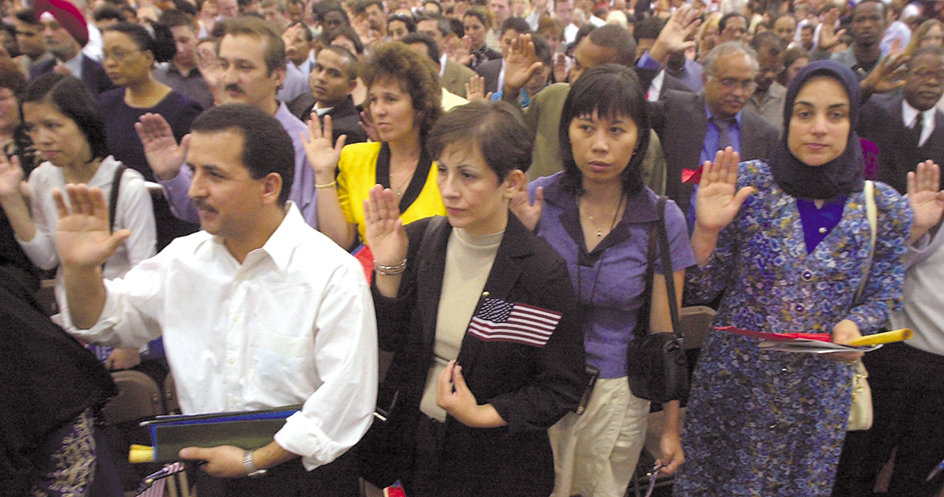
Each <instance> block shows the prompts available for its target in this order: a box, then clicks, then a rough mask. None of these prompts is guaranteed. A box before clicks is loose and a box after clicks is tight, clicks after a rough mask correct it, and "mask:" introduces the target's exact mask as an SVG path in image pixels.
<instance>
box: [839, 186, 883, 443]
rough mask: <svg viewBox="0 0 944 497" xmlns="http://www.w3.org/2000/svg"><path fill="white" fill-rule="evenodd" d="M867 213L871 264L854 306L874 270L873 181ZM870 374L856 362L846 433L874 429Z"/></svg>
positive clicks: (867, 196) (867, 197)
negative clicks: (869, 230)
mask: <svg viewBox="0 0 944 497" xmlns="http://www.w3.org/2000/svg"><path fill="white" fill-rule="evenodd" d="M865 212H866V215H867V216H868V218H869V228H870V229H871V249H870V250H869V263H868V265H867V266H866V271H865V278H863V279H862V283H861V284H860V285H859V289H858V290H857V291H856V295H855V299H854V300H853V305H855V303H858V301H859V296H860V295H861V294H862V290H863V289H864V288H865V282H866V280H868V277H869V271H870V270H871V268H872V257H873V255H874V254H875V235H876V231H877V229H878V215H877V212H876V207H875V184H874V183H873V182H871V181H866V182H865ZM868 377H869V372H868V371H866V369H865V364H862V359H859V360H858V361H856V362H855V376H853V378H852V406H850V407H849V423H848V425H847V426H846V431H861V430H868V429H869V428H871V427H872V418H873V411H872V389H871V388H869V381H868Z"/></svg>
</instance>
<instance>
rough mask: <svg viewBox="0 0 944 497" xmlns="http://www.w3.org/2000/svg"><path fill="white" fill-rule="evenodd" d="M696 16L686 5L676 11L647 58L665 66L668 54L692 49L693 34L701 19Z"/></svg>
mask: <svg viewBox="0 0 944 497" xmlns="http://www.w3.org/2000/svg"><path fill="white" fill-rule="evenodd" d="M696 14H697V13H696V12H695V10H694V9H692V8H691V6H690V5H687V4H686V5H682V6H681V7H679V8H678V9H676V10H675V12H673V13H672V16H671V17H669V21H668V22H667V23H666V24H665V27H664V28H662V31H661V32H659V37H658V38H656V41H655V43H653V44H652V48H650V49H649V56H650V57H652V58H653V59H654V60H656V61H657V62H659V63H660V64H665V62H666V60H667V59H668V57H669V55H670V54H673V53H678V52H684V51H685V50H688V49H689V48H690V47H694V46H695V41H694V34H695V32H696V31H697V30H698V26H700V25H701V19H699V18H698V16H697V15H696Z"/></svg>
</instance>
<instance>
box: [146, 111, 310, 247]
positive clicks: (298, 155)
mask: <svg viewBox="0 0 944 497" xmlns="http://www.w3.org/2000/svg"><path fill="white" fill-rule="evenodd" d="M275 118H276V119H277V120H278V121H279V122H280V123H282V127H284V128H285V131H286V132H287V133H288V136H289V137H290V138H291V139H292V146H293V148H294V149H295V180H294V181H293V182H292V191H291V192H290V193H289V196H288V199H289V200H291V201H292V202H295V205H297V206H298V209H299V210H300V211H301V213H302V217H303V218H304V219H305V222H306V223H308V225H309V226H311V227H312V228H315V229H318V202H317V201H316V200H317V199H316V197H315V172H314V171H313V170H312V169H311V166H309V165H308V156H307V155H305V142H304V140H303V139H302V138H301V136H300V135H305V136H306V137H307V136H308V127H307V126H305V123H303V122H301V121H300V120H299V119H298V118H297V117H295V116H294V115H293V114H292V113H291V111H289V110H288V107H287V106H286V105H285V102H279V110H278V111H276V113H275ZM306 139H307V138H306ZM192 179H193V173H192V172H191V171H190V167H189V166H188V165H187V164H186V163H184V164H183V165H181V166H180V172H179V173H178V174H177V176H176V177H175V178H174V179H172V180H170V181H160V184H161V186H163V187H164V197H166V198H167V202H168V203H169V204H170V207H171V210H172V211H173V212H174V215H175V216H177V217H178V218H180V219H183V220H184V221H189V222H191V223H199V222H200V216H199V215H198V214H197V209H196V207H194V206H193V200H192V199H191V198H190V194H189V193H188V192H189V190H190V181H191V180H192Z"/></svg>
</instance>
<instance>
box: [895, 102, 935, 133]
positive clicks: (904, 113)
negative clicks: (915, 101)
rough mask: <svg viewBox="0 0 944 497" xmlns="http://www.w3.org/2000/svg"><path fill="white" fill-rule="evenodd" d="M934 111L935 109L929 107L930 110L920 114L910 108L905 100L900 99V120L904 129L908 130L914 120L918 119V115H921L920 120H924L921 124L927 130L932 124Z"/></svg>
mask: <svg viewBox="0 0 944 497" xmlns="http://www.w3.org/2000/svg"><path fill="white" fill-rule="evenodd" d="M934 110H935V107H931V108H930V109H928V110H926V111H923V112H922V111H919V110H918V109H915V108H914V107H912V106H911V104H909V103H908V101H907V100H905V99H901V118H902V120H903V121H904V125H905V127H906V128H910V127H911V125H912V124H913V123H914V120H915V118H916V117H918V114H921V116H922V119H924V123H922V124H923V125H924V128H925V129H927V128H928V126H930V125H932V124H933V123H934Z"/></svg>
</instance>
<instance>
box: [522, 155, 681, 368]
mask: <svg viewBox="0 0 944 497" xmlns="http://www.w3.org/2000/svg"><path fill="white" fill-rule="evenodd" d="M562 175H563V173H562V172H559V173H557V174H554V175H552V176H547V177H544V178H539V179H537V180H535V181H533V182H531V184H530V185H528V193H529V194H530V195H531V197H532V199H533V198H534V191H535V190H536V189H537V187H539V186H543V187H544V199H545V202H544V209H543V211H542V212H541V220H540V223H539V225H538V228H537V234H538V236H540V237H541V238H543V239H544V240H545V241H547V242H548V243H549V244H550V245H551V247H553V248H554V250H556V251H557V253H559V254H560V255H561V256H562V257H563V258H564V259H565V260H566V261H567V268H568V270H569V271H570V279H571V281H572V282H573V284H574V287H575V291H576V293H577V296H578V299H579V303H580V304H581V306H583V307H584V308H585V309H587V314H586V315H585V316H584V319H585V330H586V337H585V339H584V346H585V349H586V352H587V363H588V364H590V365H592V366H594V367H597V368H599V369H600V377H601V378H620V377H623V376H626V349H627V347H628V345H629V342H630V340H632V338H633V329H634V328H635V327H636V314H637V312H638V311H639V308H640V307H642V305H643V302H644V301H645V298H644V295H643V292H644V291H645V289H646V284H645V281H644V280H645V275H646V249H647V247H648V244H649V230H650V227H651V225H652V223H654V222H656V221H657V220H658V217H657V213H656V209H655V207H656V202H657V201H658V199H659V197H658V195H656V194H655V193H653V191H652V190H650V189H649V188H645V189H644V190H642V191H641V192H639V193H637V194H635V195H633V196H632V197H630V198H629V199H627V201H626V210H625V212H624V213H623V218H622V219H621V220H620V221H619V223H617V225H616V227H614V228H613V230H612V231H611V232H610V234H609V235H607V237H606V238H604V239H603V241H601V242H600V243H599V245H597V246H596V248H594V249H593V251H591V252H588V251H587V248H586V247H587V246H586V243H584V239H583V230H582V229H581V226H580V215H579V213H578V210H577V199H576V197H575V196H574V195H573V194H571V193H569V192H567V191H565V190H564V189H563V188H561V186H560V179H561V177H562ZM665 210H666V212H665V225H666V230H667V231H668V235H669V245H670V253H671V254H672V269H673V270H675V271H678V270H680V269H684V268H687V267H689V266H692V265H694V264H695V255H694V254H693V253H692V246H691V243H690V242H689V238H688V229H687V227H686V224H685V216H683V215H682V211H681V209H679V208H678V206H677V205H676V204H675V202H673V201H671V200H669V201H668V202H667V203H666V205H665ZM660 250H661V249H660ZM655 271H656V272H657V273H660V274H661V273H662V268H661V262H660V259H658V258H657V259H656V267H655ZM677 291H679V292H681V291H682V289H681V288H678V289H677Z"/></svg>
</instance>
